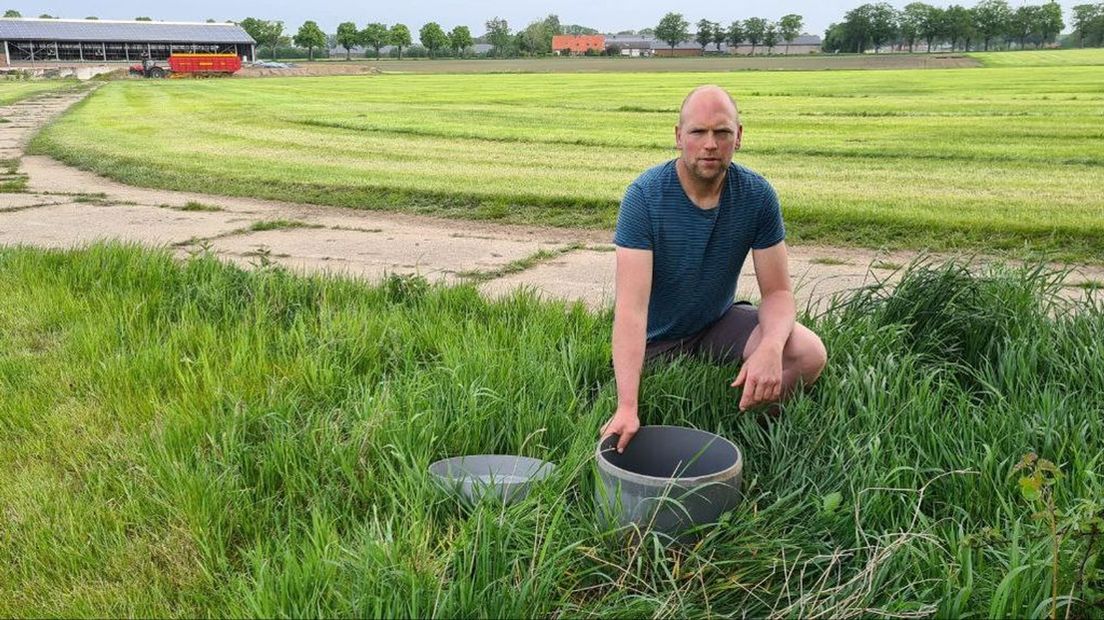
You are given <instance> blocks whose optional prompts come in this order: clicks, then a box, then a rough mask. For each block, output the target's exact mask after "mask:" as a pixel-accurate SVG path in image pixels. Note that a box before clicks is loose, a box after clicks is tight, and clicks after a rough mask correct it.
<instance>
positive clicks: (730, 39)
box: [653, 13, 804, 54]
mask: <svg viewBox="0 0 1104 620" xmlns="http://www.w3.org/2000/svg"><path fill="white" fill-rule="evenodd" d="M803 27H804V20H803V19H802V17H801V16H800V15H796V14H792V13H791V14H790V15H785V16H783V17H782V18H781V19H779V20H778V21H777V22H773V21H769V20H766V19H763V18H762V17H749V18H748V19H745V20H743V21H740V20H736V21H733V22H732V23H731V24H729V25H728V27H727V28H725V27H723V26H721V24H720V23H718V22H713V21H709V20H708V19H702V20H699V21H698V23H697V28H698V30H697V33H696V34H695V35H694V41H696V42H697V43H698V45H700V46H701V48H702V53H703V54H704V53H705V49H706V47H708V46H709V45H710V44H712V45H715V46H717V51H720V49H721V44H722V43H727V44H728V45H729V46H731V47H733V48H736V47H739V45H740V44H741V43H745V42H746V43H748V44H750V45H751V53H752V54H754V53H755V48H756V47H758V46H759V45H760V44H762V45H765V46H766V47H767V51H768V53H769V52H772V51H773V50H774V47H775V46H776V45H778V44H779V43H780V42H785V43H786V47H787V50H786V51H787V52H788V51H789V45H790V43H793V41H794V39H796V38H797V37H798V35H800V34H801V29H802V28H803ZM653 32H654V33H655V37H656V38H657V39H659V40H660V41H663V42H664V43H666V44H667V45H670V46H671V49H672V50H673V49H674V48H675V46H676V45H678V44H679V43H681V42H683V41H687V40H689V38H690V23H689V22H687V21H686V19H685V18H683V16H682V14H681V13H668V14H666V15H664V16H663V19H661V20H659V25H658V26H656V27H655V30H654V31H653Z"/></svg>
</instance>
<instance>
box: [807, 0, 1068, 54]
mask: <svg viewBox="0 0 1104 620" xmlns="http://www.w3.org/2000/svg"><path fill="white" fill-rule="evenodd" d="M1062 28H1065V23H1064V22H1063V21H1062V8H1061V7H1060V6H1059V5H1058V3H1057V2H1054V1H1053V0H1051V1H1050V2H1047V3H1046V4H1042V5H1024V6H1020V7H1017V8H1015V9H1012V8H1011V7H1010V6H1009V5H1008V2H1006V1H1005V0H981V1H980V2H978V3H977V4H976V5H974V6H973V7H972V8H966V7H963V6H960V5H957V4H952V5H950V6H948V7H947V8H945V9H943V8H939V7H935V6H932V5H930V4H925V3H923V2H913V3H910V4H908V5H906V6H905V7H904V9H902V10H900V11H898V10H897V9H895V8H893V7H892V6H890V5H889V4H888V3H885V2H878V3H874V4H864V5H862V6H859V7H857V8H854V9H852V10H850V11H848V12H847V14H846V15H845V16H844V19H843V22H841V23H838V24H832V25H831V26H829V27H828V31H827V32H826V33H825V36H824V46H823V47H824V50H825V51H827V52H837V51H838V52H863V51H865V50H867V49H869V48H870V47H873V48H874V52H875V53H877V52H878V51H880V50H881V48H882V47H883V46H885V45H890V46H896V47H897V48H898V49H903V48H904V47H905V46H907V47H908V50H909V51H910V52H911V51H913V49H914V47H915V46H916V45H918V44H919V43H924V44H926V46H927V47H926V49H927V51H929V52H930V51H931V49H932V46H933V45H936V44H944V43H946V44H950V46H951V49H952V50H955V49H958V48H959V44H961V47H962V49H963V50H966V51H969V50H970V49H971V48H972V45H975V44H978V43H980V44H981V45H982V49H984V50H986V51H988V50H989V48H990V46H993V45H994V44H995V45H996V46H1002V47H1004V48H1009V47H1011V45H1012V43H1017V44H1018V45H1019V47H1020V48H1021V49H1023V48H1025V47H1026V46H1027V44H1028V43H1030V44H1032V45H1034V46H1035V47H1039V46H1040V45H1044V44H1048V43H1053V42H1054V40H1055V39H1056V38H1057V36H1058V33H1059V32H1061V31H1062Z"/></svg>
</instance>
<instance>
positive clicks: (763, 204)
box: [613, 160, 786, 342]
mask: <svg viewBox="0 0 1104 620" xmlns="http://www.w3.org/2000/svg"><path fill="white" fill-rule="evenodd" d="M676 161H677V160H671V161H669V162H666V163H664V164H660V165H658V166H656V167H654V168H651V169H650V170H648V171H646V172H644V174H642V175H640V176H639V177H638V178H637V179H636V180H635V181H633V182H632V183H631V184H630V185H629V187H628V189H627V190H625V197H624V199H623V200H622V201H621V209H620V211H619V212H618V214H617V229H616V231H615V232H614V236H613V242H614V244H616V245H617V246H620V247H623V248H635V249H641V250H651V251H652V293H651V298H650V300H649V302H648V342H653V341H656V340H670V339H674V338H684V337H686V336H690V335H692V334H695V333H697V332H699V331H701V330H702V329H704V328H705V327H707V326H708V325H709V324H710V323H712V322H713V321H716V320H717V319H719V318H720V317H721V315H722V314H724V312H725V311H726V310H728V307H729V306H730V305H732V303H733V301H734V297H735V293H736V280H737V279H738V278H739V276H740V269H741V268H742V267H743V264H744V259H745V258H747V255H748V252H749V251H750V250H752V249H756V250H763V249H766V248H769V247H771V246H774V245H776V244H778V243H780V242H782V241H783V240H784V239H785V238H786V230H785V227H784V226H783V224H782V210H781V207H780V206H779V204H778V195H777V194H776V193H775V191H774V188H772V187H771V185H770V183H768V182H767V180H766V179H764V178H763V177H762V176H760V175H759V174H756V173H755V172H752V171H751V170H749V169H747V168H745V167H743V166H740V165H738V164H735V163H732V164H730V165H729V167H728V173H727V174H726V175H725V181H724V185H723V187H722V189H721V201H720V204H719V205H717V206H716V207H715V208H712V209H700V208H698V207H697V206H696V205H695V204H694V203H693V202H691V201H690V197H689V196H687V195H686V192H685V191H684V190H683V189H682V185H681V184H680V183H679V180H678V173H677V172H676V171H675V162H676Z"/></svg>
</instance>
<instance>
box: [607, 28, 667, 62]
mask: <svg viewBox="0 0 1104 620" xmlns="http://www.w3.org/2000/svg"><path fill="white" fill-rule="evenodd" d="M654 43H655V40H654V39H652V38H650V37H641V36H630V35H619V34H611V35H606V53H607V54H609V55H611V56H616V55H621V56H632V57H634V58H635V57H637V56H651V55H652V46H653V44H654Z"/></svg>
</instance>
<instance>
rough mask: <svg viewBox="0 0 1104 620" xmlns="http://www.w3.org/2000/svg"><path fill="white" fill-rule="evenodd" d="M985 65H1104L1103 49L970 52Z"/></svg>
mask: <svg viewBox="0 0 1104 620" xmlns="http://www.w3.org/2000/svg"><path fill="white" fill-rule="evenodd" d="M969 56H971V57H973V58H977V59H978V60H979V61H981V63H982V64H984V65H985V66H987V67H1070V66H1077V65H1081V66H1100V65H1104V49H1101V48H1088V49H1065V50H1026V51H1015V52H971V53H970V54H969Z"/></svg>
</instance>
